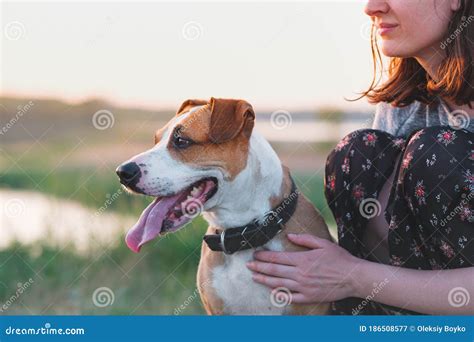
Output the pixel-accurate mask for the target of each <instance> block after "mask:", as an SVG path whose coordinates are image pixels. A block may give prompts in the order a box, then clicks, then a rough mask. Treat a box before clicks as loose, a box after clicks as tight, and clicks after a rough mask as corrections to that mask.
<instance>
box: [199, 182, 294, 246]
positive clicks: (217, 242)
mask: <svg viewBox="0 0 474 342" xmlns="http://www.w3.org/2000/svg"><path fill="white" fill-rule="evenodd" d="M290 179H291V192H290V194H289V195H288V196H287V197H285V198H284V199H283V201H282V202H280V204H279V205H278V206H277V207H275V208H273V209H272V210H271V211H269V212H268V213H266V214H265V216H264V219H263V220H262V221H260V222H259V221H257V220H255V221H253V222H251V223H249V224H247V225H245V226H240V227H234V228H229V229H225V230H223V231H222V232H221V233H220V234H212V235H204V238H203V239H204V241H205V242H206V243H207V245H208V246H209V248H210V249H211V250H213V251H216V252H224V253H225V254H233V253H235V252H238V251H242V250H246V249H250V248H256V247H259V246H262V245H264V244H266V243H267V242H268V241H270V240H271V239H273V238H274V237H275V235H277V234H278V233H279V232H281V231H282V230H283V228H284V225H285V223H287V222H288V221H289V220H290V218H291V216H292V215H293V214H294V212H295V210H296V203H297V202H298V194H299V191H298V189H297V188H296V184H295V182H294V180H293V178H291V176H290Z"/></svg>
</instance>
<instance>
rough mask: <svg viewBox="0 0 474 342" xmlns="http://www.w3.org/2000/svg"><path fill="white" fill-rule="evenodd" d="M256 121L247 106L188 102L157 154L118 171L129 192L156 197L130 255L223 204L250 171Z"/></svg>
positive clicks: (131, 236)
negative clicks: (226, 191) (224, 193)
mask: <svg viewBox="0 0 474 342" xmlns="http://www.w3.org/2000/svg"><path fill="white" fill-rule="evenodd" d="M254 120H255V114H254V111H253V109H252V106H251V105H250V104H249V103H247V102H245V101H243V100H233V99H215V98H211V100H210V101H203V100H187V101H185V102H184V103H183V104H182V105H181V107H180V109H179V110H178V112H177V113H176V116H175V117H174V118H173V119H172V120H171V121H170V122H168V123H167V124H166V125H165V126H164V127H163V128H161V129H159V130H158V131H157V132H156V133H155V146H154V147H153V148H151V149H150V150H148V151H145V152H143V153H141V154H138V155H136V156H134V157H133V158H131V159H130V160H128V161H126V162H124V163H123V164H121V165H120V166H119V167H118V168H117V170H116V172H117V175H118V176H119V178H120V182H121V183H122V184H123V185H124V186H125V187H126V188H127V189H128V190H130V191H132V192H136V193H140V194H144V195H149V196H154V197H156V198H155V200H154V201H153V202H152V203H151V204H150V205H149V206H148V207H147V208H146V209H145V210H144V211H143V213H142V215H141V216H140V219H139V220H138V222H137V223H136V224H135V225H134V226H133V227H132V228H131V229H130V231H129V232H128V234H127V238H126V242H127V245H128V246H129V247H130V249H132V250H133V251H135V252H138V251H139V250H140V248H141V246H142V245H143V244H144V243H146V242H148V241H150V240H152V239H154V238H155V237H156V236H158V235H160V234H164V233H167V232H173V231H176V230H178V229H179V228H181V227H182V226H184V225H185V224H186V223H188V222H189V221H190V220H191V219H193V218H194V217H196V216H197V215H199V213H200V212H201V211H203V210H207V209H210V208H212V207H214V206H215V205H216V204H217V203H218V201H219V193H220V187H222V185H223V184H224V183H225V182H229V181H232V179H234V178H235V177H236V176H237V175H238V174H239V173H240V172H241V171H242V170H243V169H244V168H245V166H246V163H247V157H248V151H249V139H250V136H251V133H252V129H253V126H254Z"/></svg>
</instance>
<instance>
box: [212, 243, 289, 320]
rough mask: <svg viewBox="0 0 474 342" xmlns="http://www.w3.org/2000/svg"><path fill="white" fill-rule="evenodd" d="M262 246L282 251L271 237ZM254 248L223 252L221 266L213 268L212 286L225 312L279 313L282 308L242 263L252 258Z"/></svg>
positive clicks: (240, 313) (283, 309)
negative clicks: (228, 252) (270, 239)
mask: <svg viewBox="0 0 474 342" xmlns="http://www.w3.org/2000/svg"><path fill="white" fill-rule="evenodd" d="M265 247H266V249H270V250H273V251H282V250H283V246H282V244H281V242H280V241H278V240H277V239H274V240H272V241H270V242H269V243H268V244H267V245H265ZM253 252H254V250H253V249H252V250H247V251H242V252H238V253H235V254H233V255H226V256H225V262H224V264H223V265H220V266H217V267H216V268H215V269H214V270H213V273H212V274H213V276H212V286H213V288H214V290H215V291H216V293H217V295H218V296H219V298H220V299H221V300H222V301H223V304H224V314H228V315H282V314H284V312H285V308H287V307H280V306H278V305H275V304H272V299H271V297H272V294H271V289H270V288H268V287H266V286H263V285H261V284H258V283H256V282H254V281H253V280H252V273H251V272H250V270H249V269H248V268H247V266H246V263H247V262H248V261H250V260H252V259H253V256H252V254H253Z"/></svg>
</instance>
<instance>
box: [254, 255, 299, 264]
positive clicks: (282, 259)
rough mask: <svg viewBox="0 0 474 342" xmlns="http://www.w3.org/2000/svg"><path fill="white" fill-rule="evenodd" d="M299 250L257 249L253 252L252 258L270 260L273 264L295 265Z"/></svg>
mask: <svg viewBox="0 0 474 342" xmlns="http://www.w3.org/2000/svg"><path fill="white" fill-rule="evenodd" d="M300 253H301V252H271V251H259V252H256V253H254V255H253V256H254V258H255V259H256V260H259V261H264V262H271V263H274V264H282V265H289V266H295V265H297V263H298V262H297V261H298V257H299V255H300Z"/></svg>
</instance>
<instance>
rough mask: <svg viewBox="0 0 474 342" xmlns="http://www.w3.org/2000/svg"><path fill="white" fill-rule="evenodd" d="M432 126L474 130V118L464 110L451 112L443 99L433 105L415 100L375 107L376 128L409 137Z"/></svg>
mask: <svg viewBox="0 0 474 342" xmlns="http://www.w3.org/2000/svg"><path fill="white" fill-rule="evenodd" d="M453 125H454V126H453ZM459 125H462V127H459ZM431 126H453V127H455V128H465V129H467V130H468V131H470V132H474V120H470V117H469V115H468V114H467V113H465V112H462V111H454V112H452V113H451V112H450V111H449V109H448V107H447V106H446V104H445V103H444V101H442V100H439V101H438V102H437V103H434V104H432V105H427V104H424V103H421V102H418V101H414V102H413V103H411V104H410V105H408V106H405V107H395V106H392V105H391V104H390V103H387V102H380V103H378V104H377V107H376V109H375V117H374V122H373V124H372V128H374V129H379V130H382V131H385V132H387V133H390V134H392V135H394V136H396V137H403V138H407V137H408V136H409V135H410V134H411V133H412V132H413V131H415V130H418V129H421V128H425V127H431Z"/></svg>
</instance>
